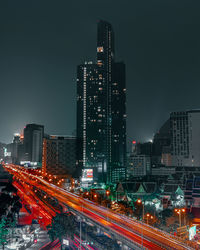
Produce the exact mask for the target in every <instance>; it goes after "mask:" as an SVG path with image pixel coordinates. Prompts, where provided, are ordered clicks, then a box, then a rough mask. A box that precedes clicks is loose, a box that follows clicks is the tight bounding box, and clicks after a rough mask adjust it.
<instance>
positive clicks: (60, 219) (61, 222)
mask: <svg viewBox="0 0 200 250" xmlns="http://www.w3.org/2000/svg"><path fill="white" fill-rule="evenodd" d="M47 229H48V234H49V237H50V239H51V241H54V240H55V239H59V241H60V242H61V243H62V239H63V237H64V236H67V237H69V238H71V239H73V238H74V234H75V231H76V221H75V216H74V215H73V214H71V213H60V214H58V213H57V214H56V216H55V217H54V218H53V219H52V223H51V225H49V226H48V227H47Z"/></svg>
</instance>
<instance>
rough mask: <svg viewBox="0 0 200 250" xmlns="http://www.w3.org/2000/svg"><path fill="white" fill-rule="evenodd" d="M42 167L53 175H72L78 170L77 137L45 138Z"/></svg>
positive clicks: (51, 136)
mask: <svg viewBox="0 0 200 250" xmlns="http://www.w3.org/2000/svg"><path fill="white" fill-rule="evenodd" d="M42 169H43V171H44V172H45V173H49V174H52V175H61V176H72V175H73V174H74V172H75V171H76V137H73V136H54V135H50V136H49V137H47V138H44V141H43V162H42Z"/></svg>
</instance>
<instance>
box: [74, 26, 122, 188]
mask: <svg viewBox="0 0 200 250" xmlns="http://www.w3.org/2000/svg"><path fill="white" fill-rule="evenodd" d="M77 141H79V142H81V144H80V145H81V146H80V150H81V152H82V154H79V159H78V161H79V163H82V166H83V169H92V170H93V181H97V182H104V183H106V182H107V183H109V182H117V181H119V180H120V179H123V178H125V163H126V88H125V65H124V63H122V62H121V63H115V62H114V32H113V29H112V26H111V25H110V24H109V23H107V22H105V21H99V23H98V29H97V63H92V62H88V63H85V64H82V65H79V66H78V68H77Z"/></svg>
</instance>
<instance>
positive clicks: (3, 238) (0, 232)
mask: <svg viewBox="0 0 200 250" xmlns="http://www.w3.org/2000/svg"><path fill="white" fill-rule="evenodd" d="M7 235H8V229H7V228H6V219H5V217H2V219H1V221H0V245H2V247H3V249H4V247H5V245H6V244H7Z"/></svg>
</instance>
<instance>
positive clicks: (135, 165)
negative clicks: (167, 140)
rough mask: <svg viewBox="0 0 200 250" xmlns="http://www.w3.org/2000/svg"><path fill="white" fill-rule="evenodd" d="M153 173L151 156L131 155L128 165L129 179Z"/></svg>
mask: <svg viewBox="0 0 200 250" xmlns="http://www.w3.org/2000/svg"><path fill="white" fill-rule="evenodd" d="M150 173H151V158H150V156H148V155H130V157H129V158H128V166H127V179H129V178H131V177H136V176H146V175H150Z"/></svg>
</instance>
